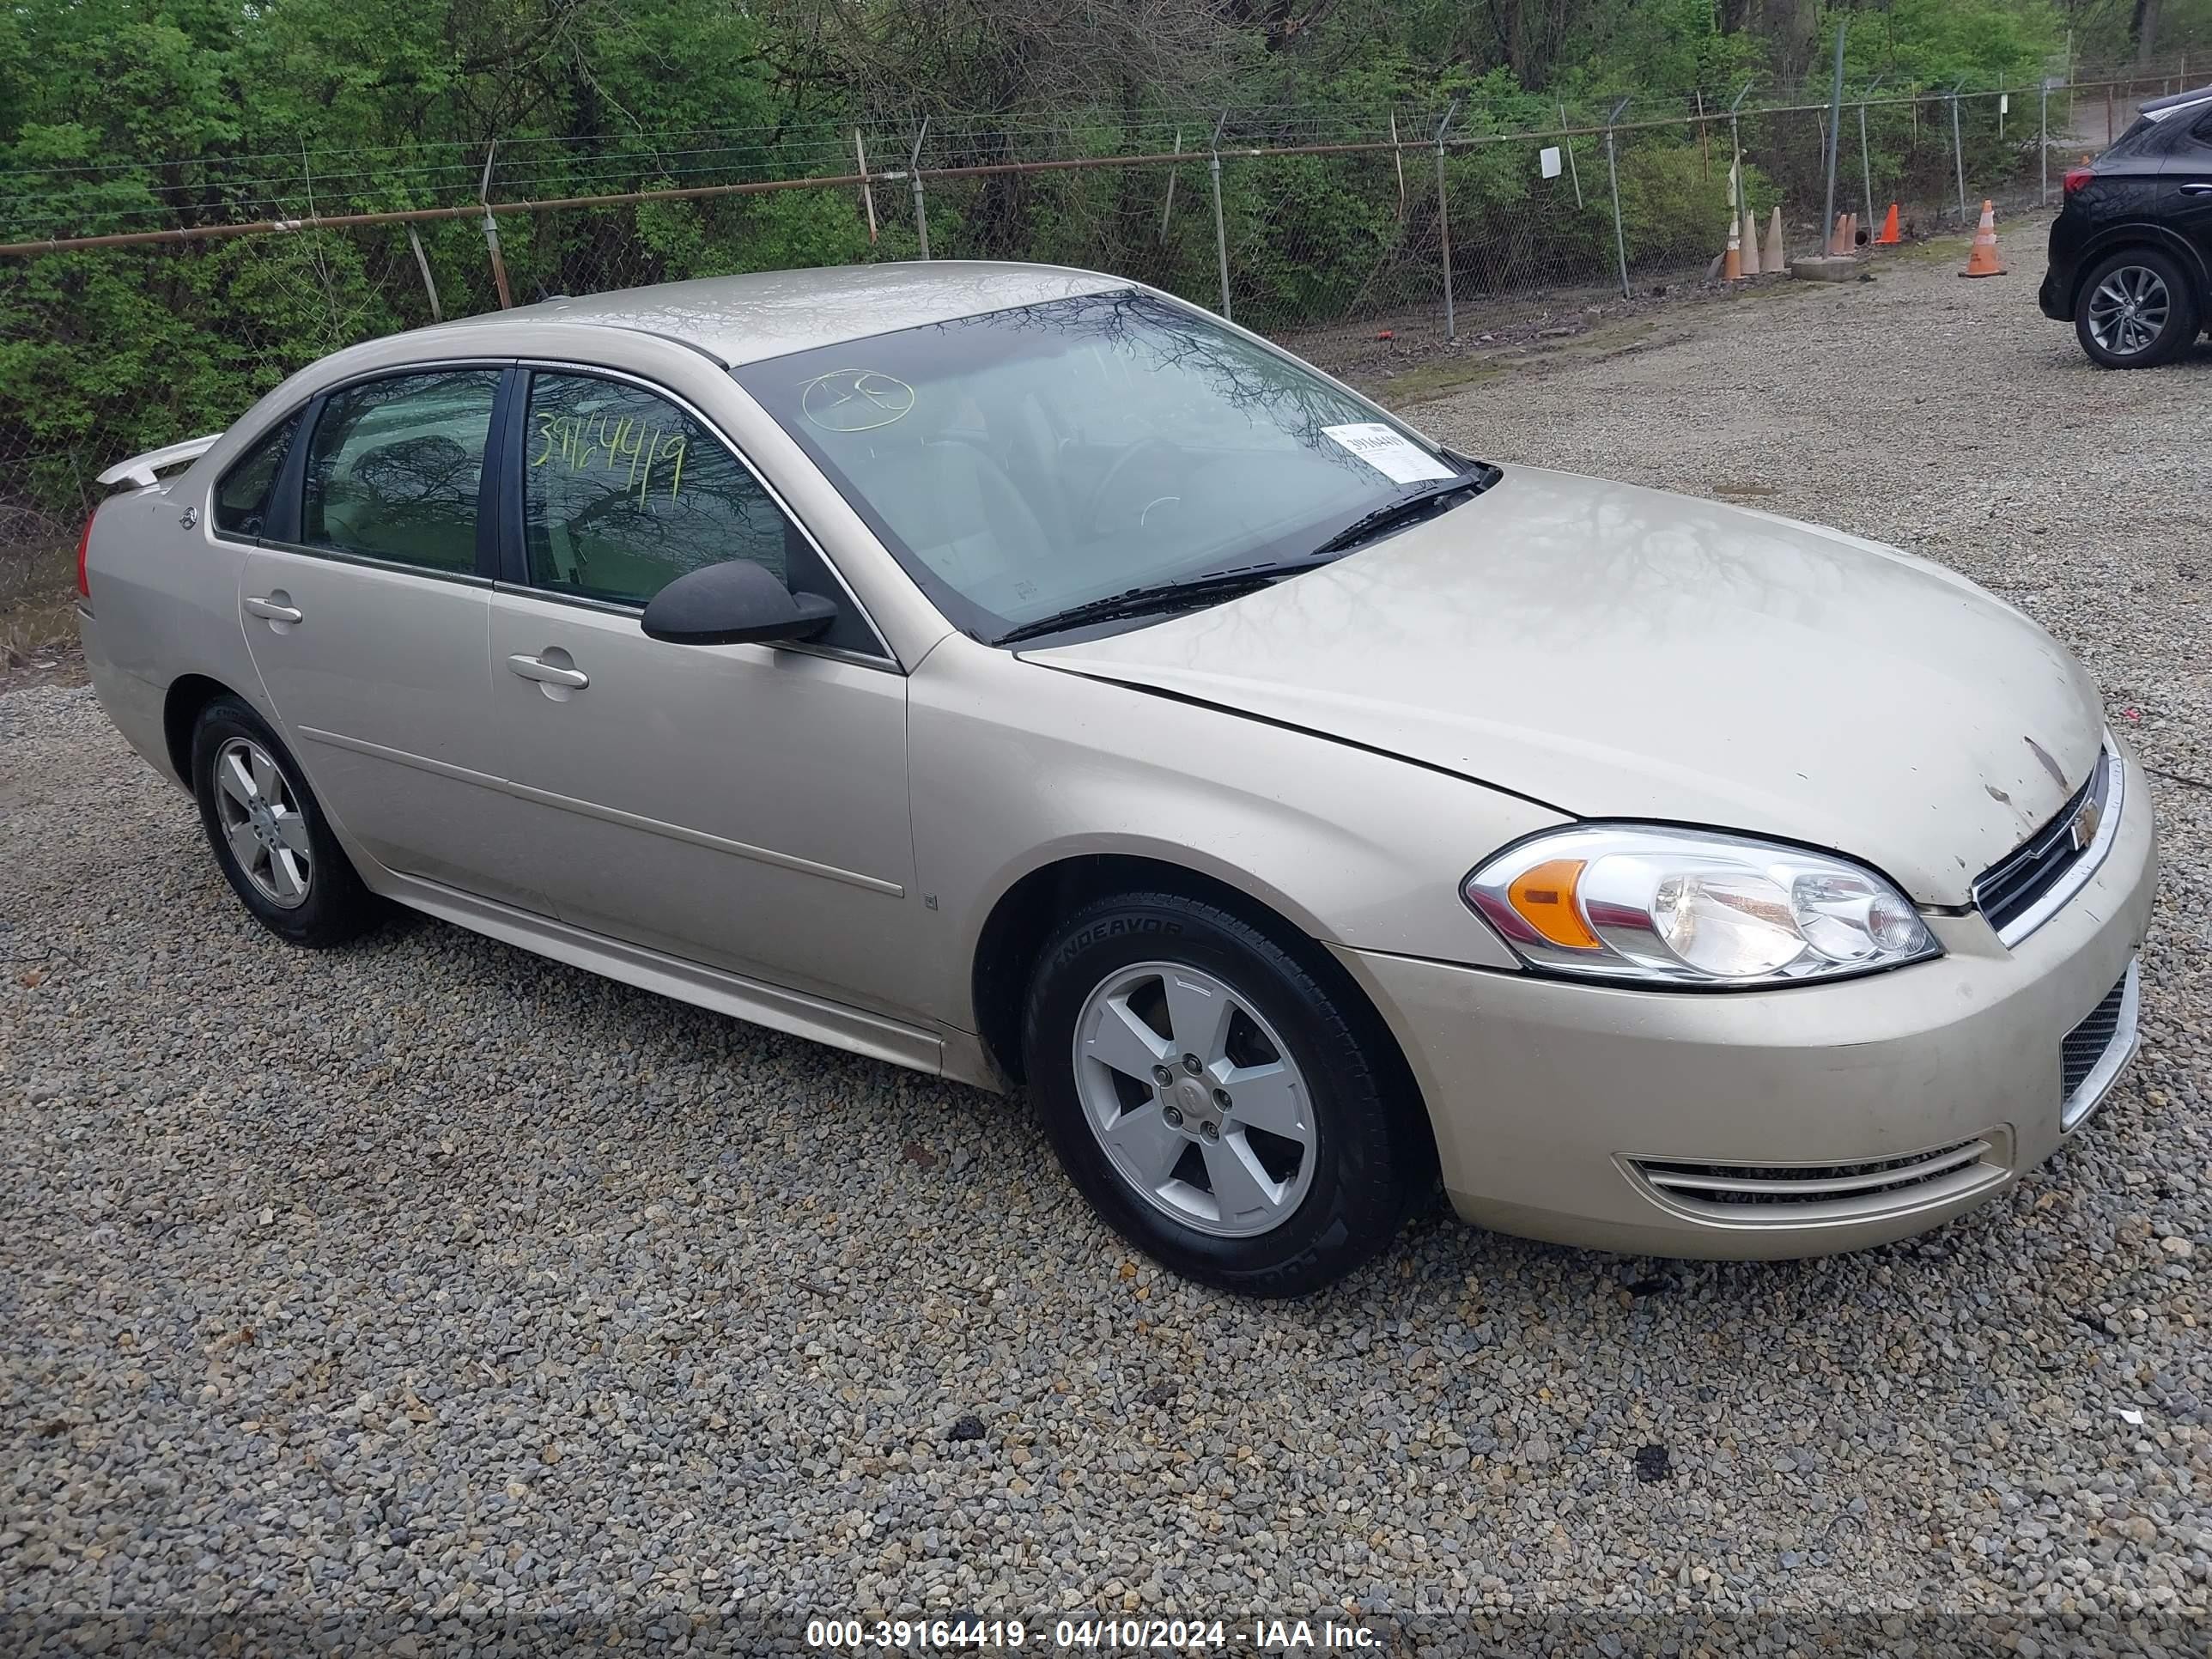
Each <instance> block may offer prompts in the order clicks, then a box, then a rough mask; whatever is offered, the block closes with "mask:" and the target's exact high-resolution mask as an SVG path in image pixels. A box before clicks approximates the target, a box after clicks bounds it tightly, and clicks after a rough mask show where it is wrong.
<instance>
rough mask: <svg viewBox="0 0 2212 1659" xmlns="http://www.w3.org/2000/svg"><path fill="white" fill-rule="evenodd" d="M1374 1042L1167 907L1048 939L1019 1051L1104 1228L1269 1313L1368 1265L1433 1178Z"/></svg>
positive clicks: (1094, 907) (1253, 933)
mask: <svg viewBox="0 0 2212 1659" xmlns="http://www.w3.org/2000/svg"><path fill="white" fill-rule="evenodd" d="M1388 1042H1389V1038H1388V1037H1387V1036H1385V1035H1384V1034H1383V1032H1382V1031H1381V1030H1380V1029H1379V1023H1378V1022H1376V1020H1375V1019H1374V1018H1373V1017H1372V1015H1371V1013H1370V1012H1369V1011H1368V1010H1366V1009H1365V1008H1364V1006H1363V1005H1361V1004H1360V1003H1359V1002H1358V998H1357V994H1356V993H1353V992H1352V990H1351V988H1350V987H1348V986H1345V987H1332V986H1331V985H1328V984H1326V983H1324V982H1323V981H1322V980H1321V979H1320V978H1317V977H1316V975H1315V974H1314V973H1313V972H1311V971H1309V969H1308V968H1307V966H1306V965H1305V964H1304V963H1303V962H1301V961H1300V960H1299V959H1298V957H1296V956H1294V955H1292V954H1291V952H1290V951H1286V950H1285V949H1284V948H1283V947H1282V946H1281V945H1278V944H1277V943H1276V942H1275V941H1274V940H1273V939H1271V938H1269V937H1268V936H1267V934H1266V933H1263V932H1261V930H1260V929H1259V928H1257V927H1253V926H1252V925H1251V924H1250V923H1249V922H1247V921H1244V920H1243V918H1242V917H1240V916H1237V915H1232V914H1231V913H1230V912H1228V911H1226V910H1224V909H1222V908H1220V907H1218V906H1217V905H1213V904H1209V903H1206V902H1203V901H1201V900H1198V899H1193V898H1189V897H1187V896H1183V895H1182V894H1177V893H1161V892H1153V893H1128V894H1119V895H1115V896H1112V897H1109V898H1104V899H1101V900H1098V901H1097V902H1094V903H1091V904H1090V905H1087V906H1085V908H1083V909H1081V910H1079V911H1078V912H1077V913H1076V914H1075V915H1072V916H1070V917H1069V918H1068V919H1067V920H1066V921H1065V922H1064V923H1062V924H1061V926H1060V927H1059V929H1058V930H1057V931H1056V932H1055V933H1054V935H1053V937H1052V938H1051V939H1049V940H1048V941H1047V943H1046V945H1045V947H1044V950H1043V951H1042V953H1041V955H1040V957H1039V960H1038V966H1037V968H1036V973H1035V975H1034V977H1033V979H1032V981H1031V983H1030V995H1029V1000H1028V1005H1027V1008H1026V1011H1025V1015H1024V1022H1023V1032H1022V1046H1023V1058H1024V1066H1025V1069H1026V1072H1027V1075H1028V1079H1029V1086H1030V1095H1031V1097H1032V1098H1033V1099H1034V1100H1035V1101H1036V1106H1037V1109H1038V1112H1039V1114H1040V1115H1041V1117H1042V1121H1043V1125H1044V1128H1045V1132H1046V1133H1047V1134H1048V1135H1049V1136H1050V1137H1051V1139H1052V1142H1053V1146H1054V1150H1055V1151H1056V1152H1058V1154H1059V1157H1060V1165H1061V1167H1062V1168H1063V1169H1064V1170H1066V1172H1067V1176H1068V1179H1069V1180H1071V1181H1072V1182H1074V1183H1075V1185H1076V1187H1077V1188H1078V1189H1079V1191H1081V1192H1082V1194H1084V1196H1085V1198H1087V1199H1089V1200H1091V1205H1092V1206H1093V1207H1095V1208H1096V1209H1097V1211H1098V1212H1099V1214H1100V1215H1101V1216H1102V1217H1103V1218H1104V1219H1105V1220H1106V1221H1107V1222H1108V1223H1109V1225H1112V1226H1113V1228H1114V1229H1115V1231H1117V1232H1119V1233H1120V1234H1121V1236H1122V1237H1124V1238H1126V1239H1127V1240H1128V1241H1129V1242H1130V1243H1132V1244H1134V1245H1135V1246H1137V1248H1139V1249H1142V1250H1143V1251H1145V1252H1146V1254H1147V1255H1152V1256H1153V1257H1154V1258H1156V1259H1157V1260H1158V1261H1161V1262H1163V1263H1164V1264H1165V1265H1166V1266H1167V1267H1170V1268H1172V1269H1173V1270H1174V1271H1175V1272H1176V1273H1181V1274H1182V1275H1183V1276H1184V1277H1186V1278H1189V1279H1198V1280H1200V1281H1201V1282H1203V1283H1206V1284H1209V1285H1218V1286H1220V1287H1221V1288H1223V1289H1225V1290H1230V1291H1238V1292H1241V1293H1243V1294H1246V1295H1252V1296H1269V1297H1286V1296H1301V1295H1304V1294H1305V1293H1307V1292H1308V1291H1315V1290H1318V1289H1320V1288H1321V1287H1322V1286H1323V1285H1328V1284H1330V1283H1332V1282H1334V1280H1336V1279H1340V1278H1342V1277H1343V1276H1344V1275H1345V1274H1346V1273H1350V1272H1352V1270H1353V1269H1354V1268H1356V1267H1359V1266H1360V1265H1361V1264H1362V1263H1364V1262H1365V1261H1369V1260H1370V1258H1372V1257H1373V1256H1374V1255H1376V1254H1377V1253H1378V1252H1380V1251H1381V1250H1382V1249H1383V1248H1384V1247H1385V1246H1386V1245H1388V1244H1389V1243H1390V1241H1391V1239H1392V1238H1393V1237H1395V1235H1396V1233H1397V1231H1398V1228H1399V1225H1400V1224H1401V1221H1402V1220H1403V1218H1404V1216H1405V1212H1406V1209H1407V1202H1408V1200H1409V1199H1410V1197H1411V1196H1412V1195H1413V1193H1414V1192H1415V1191H1416V1190H1417V1189H1418V1188H1419V1183H1420V1180H1421V1177H1422V1176H1424V1175H1425V1173H1427V1171H1428V1170H1429V1167H1430V1165H1429V1162H1428V1160H1427V1158H1426V1156H1425V1150H1426V1140H1425V1133H1426V1129H1425V1123H1424V1122H1423V1121H1421V1119H1420V1116H1419V1105H1418V1103H1417V1102H1415V1101H1414V1100H1413V1099H1412V1098H1411V1097H1410V1096H1411V1091H1410V1089H1409V1088H1407V1086H1405V1085H1403V1084H1402V1083H1401V1080H1400V1079H1401V1067H1400V1066H1398V1065H1397V1064H1396V1056H1395V1053H1394V1052H1392V1051H1390V1050H1389V1048H1387V1045H1388Z"/></svg>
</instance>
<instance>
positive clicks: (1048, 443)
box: [736, 290, 1461, 640]
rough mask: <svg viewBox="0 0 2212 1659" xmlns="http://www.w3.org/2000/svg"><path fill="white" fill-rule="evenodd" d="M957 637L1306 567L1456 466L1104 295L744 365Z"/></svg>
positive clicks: (1189, 320)
mask: <svg viewBox="0 0 2212 1659" xmlns="http://www.w3.org/2000/svg"><path fill="white" fill-rule="evenodd" d="M736 377H737V380H738V383H739V384H740V385H741V386H744V388H745V390H746V391H747V392H750V393H751V394H752V396H753V397H754V398H757V400H758V401H759V402H760V403H761V404H762V405H763V407H765V408H766V409H767V410H768V411H769V414H770V415H772V416H774V417H775V419H776V421H777V422H780V423H781V425H782V427H783V428H784V429H785V430H786V431H787V432H789V433H790V434H791V435H792V436H793V438H795V439H796V440H797V441H799V444H800V445H801V446H802V447H804V448H805V450H806V451H807V453H809V454H810V455H811V457H812V458H813V459H814V460H815V462H816V463H817V465H819V466H821V468H822V469H823V471H824V472H826V473H827V474H828V475H829V477H830V479H831V480H832V482H834V483H836V485H837V486H838V488H839V489H840V490H841V491H842V494H843V495H845V497H846V498H847V499H848V501H851V502H852V503H853V505H854V507H855V508H856V509H857V510H858V511H859V512H860V513H861V515H862V516H863V517H864V518H865V519H866V520H867V521H868V523H869V525H870V526H871V527H872V529H873V530H874V531H875V532H876V533H877V534H878V536H880V537H881V538H883V540H884V544H886V545H887V546H889V547H890V550H892V552H893V553H894V554H895V555H896V556H897V557H898V558H899V560H900V561H901V562H902V563H903V564H904V565H905V567H906V568H907V569H908V571H909V572H910V573H911V574H913V575H914V577H915V580H917V581H919V582H920V583H921V586H923V588H924V589H925V590H926V591H927V592H928V593H929V594H930V596H931V598H932V599H933V600H934V601H936V603H937V604H938V605H939V608H940V609H941V610H943V611H945V614H946V615H947V616H948V617H950V618H951V620H952V622H953V623H954V624H955V625H956V626H958V627H960V628H963V629H966V630H967V631H968V632H969V633H971V634H974V635H976V636H977V637H978V638H982V639H988V640H997V639H999V638H1000V637H1001V636H1002V635H1006V634H1008V633H1011V632H1013V631H1015V630H1017V629H1022V628H1024V626H1033V625H1034V624H1036V623H1037V622H1038V621H1039V619H1041V618H1048V617H1056V616H1058V615H1059V614H1060V613H1061V612H1063V611H1073V610H1074V609H1075V608H1077V607H1079V606H1082V605H1091V604H1094V603H1095V602H1097V601H1100V600H1103V599H1108V598H1109V597H1111V596H1113V595H1116V594H1121V593H1125V592H1127V591H1128V590H1130V589H1132V588H1139V587H1150V586H1155V585H1158V584H1161V583H1172V582H1178V581H1182V580H1187V579H1189V578H1192V577H1196V576H1200V575H1209V574H1212V573H1215V572H1219V571H1225V570H1241V569H1245V568H1252V567H1269V566H1273V565H1279V564H1284V563H1293V562H1297V561H1300V560H1304V559H1308V558H1310V557H1311V556H1313V555H1314V554H1315V553H1316V551H1317V550H1320V549H1321V548H1322V544H1323V543H1325V542H1327V541H1328V539H1329V538H1330V537H1332V536H1333V535H1334V534H1336V533H1337V532H1340V531H1342V530H1344V529H1345V528H1346V526H1349V525H1351V524H1352V523H1353V522H1354V521H1356V520H1360V519H1362V518H1364V516H1365V515H1367V514H1369V513H1373V512H1374V511H1375V510H1376V508H1378V507H1386V506H1388V505H1389V504H1390V503H1391V502H1393V501H1396V500H1398V499H1399V498H1401V497H1402V496H1405V495H1409V494H1412V493H1413V492H1414V491H1417V490H1419V489H1423V488H1427V489H1434V488H1435V484H1434V482H1433V481H1435V480H1437V479H1445V478H1450V477H1455V476H1456V475H1457V474H1458V473H1459V472H1460V470H1461V467H1460V464H1459V463H1456V462H1453V461H1449V460H1446V459H1440V458H1439V455H1438V453H1437V450H1436V449H1435V448H1434V447H1432V446H1431V445H1430V444H1428V443H1427V442H1426V441H1424V440H1421V439H1419V438H1416V437H1414V436H1413V435H1411V434H1410V433H1408V432H1407V430H1406V429H1405V428H1402V427H1400V426H1398V425H1397V424H1396V423H1395V422H1390V421H1389V420H1387V419H1386V418H1384V417H1383V416H1379V415H1377V414H1376V411H1375V410H1373V409H1372V408H1370V406H1369V405H1367V404H1364V403H1362V402H1360V401H1359V400H1358V399H1357V398H1353V397H1352V396H1351V395H1350V394H1349V393H1347V392H1343V391H1341V390H1340V389H1339V388H1337V387H1336V386H1332V385H1330V384H1329V383H1328V381H1327V380H1323V379H1322V377H1321V376H1320V375H1318V374H1315V373H1314V372H1313V371H1311V370H1310V369H1308V368H1304V367H1303V366H1302V365H1300V364H1299V363H1297V362H1295V361H1294V360H1292V359H1291V358H1289V357H1287V356H1284V355H1282V354H1281V353H1279V352H1276V351H1273V350H1271V349H1268V348H1267V347H1266V346H1263V345H1260V344H1258V343H1255V342H1253V341H1250V340H1248V339H1246V338H1245V337H1243V336H1241V335H1239V334H1237V333H1236V332H1235V331H1232V330H1231V329H1228V328H1225V327H1224V326H1223V325H1220V324H1219V323H1218V322H1215V321H1214V320H1212V319H1211V318H1208V317H1206V315H1204V314H1203V313H1199V312H1196V311H1194V310H1191V309H1189V308H1188V307H1183V306H1181V305H1178V304H1176V303H1175V302H1173V301H1168V300H1165V299H1163V298H1161V297H1159V296H1157V295H1150V294H1146V293H1140V292H1137V291H1134V290H1121V291H1117V292H1109V293H1105V294H1098V295H1086V296H1082V297H1079V298H1075V299H1066V300H1054V301H1048V302H1046V303H1043V304H1040V305H1033V306H1024V307H1016V308H1014V309H1012V310H1007V311H997V312H991V313H986V314H984V315H981V316H976V317H967V318H962V319H958V320H956V321H952V322H945V323H933V324H928V325H923V326H921V327H919V328H909V329H902V330H900V331H896V332H894V333H889V334H879V335H875V336H872V337H868V338H865V339H860V340H854V341H849V342H847V343H843V344H840V345H836V346H829V347H824V348H821V349H816V350H811V351H803V352H797V353H793V354H792V355H791V356H783V357H775V358H771V359H769V360H766V361H764V362H757V363H752V364H749V365H746V366H744V367H743V368H739V369H738V370H737V371H736Z"/></svg>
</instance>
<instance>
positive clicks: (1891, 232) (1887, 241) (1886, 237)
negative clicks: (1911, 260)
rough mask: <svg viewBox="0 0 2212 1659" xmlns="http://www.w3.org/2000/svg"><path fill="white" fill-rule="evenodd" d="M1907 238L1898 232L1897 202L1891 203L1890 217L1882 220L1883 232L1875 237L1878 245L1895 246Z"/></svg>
mask: <svg viewBox="0 0 2212 1659" xmlns="http://www.w3.org/2000/svg"><path fill="white" fill-rule="evenodd" d="M1903 240H1905V239H1904V238H1903V237H1902V236H1900V235H1899V234H1897V204H1896V203H1894V202H1892V203H1891V204H1889V217H1887V219H1885V220H1883V221H1882V222H1881V235H1879V236H1877V237H1875V239H1874V245H1875V246H1876V247H1895V246H1897V245H1898V244H1899V242H1901V241H1903Z"/></svg>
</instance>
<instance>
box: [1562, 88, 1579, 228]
mask: <svg viewBox="0 0 2212 1659" xmlns="http://www.w3.org/2000/svg"><path fill="white" fill-rule="evenodd" d="M1559 145H1560V148H1562V149H1565V151H1566V152H1567V177H1568V178H1570V179H1573V180H1574V184H1575V211H1576V212H1577V213H1580V212H1581V211H1582V210H1583V170H1582V169H1581V168H1580V167H1577V166H1576V165H1575V141H1574V139H1573V137H1571V135H1570V134H1569V133H1568V131H1567V104H1566V100H1565V99H1564V98H1563V99H1561V100H1559Z"/></svg>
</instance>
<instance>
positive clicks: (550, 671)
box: [507, 652, 592, 691]
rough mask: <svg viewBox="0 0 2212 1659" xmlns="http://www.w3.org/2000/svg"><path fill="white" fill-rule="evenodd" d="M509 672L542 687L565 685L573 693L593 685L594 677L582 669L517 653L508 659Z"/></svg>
mask: <svg viewBox="0 0 2212 1659" xmlns="http://www.w3.org/2000/svg"><path fill="white" fill-rule="evenodd" d="M507 668H508V670H509V671H511V672H513V673H516V674H520V675H521V676H522V678H525V679H526V680H536V681H538V684H541V685H565V686H567V687H568V690H571V691H580V690H583V689H584V688H585V687H586V686H587V685H589V684H591V683H592V677H591V676H590V675H588V674H586V672H585V671H583V670H582V669H580V668H563V667H562V666H561V665H560V664H558V663H551V662H547V661H546V660H545V659H544V658H543V657H532V656H530V655H527V654H526V653H522V652H517V653H515V654H514V655H513V656H511V657H509V658H508V659H507Z"/></svg>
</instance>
